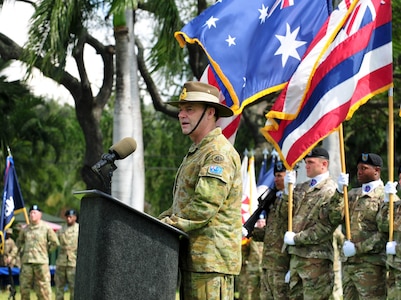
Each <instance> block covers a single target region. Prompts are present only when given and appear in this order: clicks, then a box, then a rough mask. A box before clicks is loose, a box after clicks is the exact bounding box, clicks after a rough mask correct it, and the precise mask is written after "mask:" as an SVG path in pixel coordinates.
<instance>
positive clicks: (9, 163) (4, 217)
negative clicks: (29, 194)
mask: <svg viewBox="0 0 401 300" xmlns="http://www.w3.org/2000/svg"><path fill="white" fill-rule="evenodd" d="M23 209H25V205H24V199H23V198H22V193H21V188H20V186H19V183H18V177H17V173H16V171H15V167H14V160H13V157H12V156H11V155H9V156H8V157H7V160H6V170H5V173H4V191H3V203H2V206H1V221H0V226H1V228H0V230H1V231H0V236H1V245H0V252H1V253H4V241H5V239H4V237H5V230H6V229H7V228H9V227H11V225H12V223H13V222H14V213H15V212H20V211H22V210H23Z"/></svg>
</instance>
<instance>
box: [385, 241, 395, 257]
mask: <svg viewBox="0 0 401 300" xmlns="http://www.w3.org/2000/svg"><path fill="white" fill-rule="evenodd" d="M396 246H397V242H396V241H392V242H387V244H386V254H387V255H395V247H396Z"/></svg>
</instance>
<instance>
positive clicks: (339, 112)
mask: <svg viewBox="0 0 401 300" xmlns="http://www.w3.org/2000/svg"><path fill="white" fill-rule="evenodd" d="M347 2H349V1H347ZM349 7H350V12H349V14H347V18H346V20H345V22H344V24H343V26H341V27H340V30H339V31H338V32H337V33H336V36H335V38H334V40H332V41H331V43H330V44H329V45H328V46H327V47H323V52H322V53H317V54H316V55H315V56H309V57H307V58H305V59H309V60H312V63H310V64H311V65H313V66H314V67H313V69H312V70H311V72H312V73H311V74H312V75H313V76H310V77H309V79H308V81H307V82H306V85H305V89H304V91H303V92H302V93H300V94H298V95H297V93H294V92H293V91H290V88H295V89H298V90H299V87H297V86H296V84H291V83H290V84H289V85H288V89H287V90H286V91H285V92H286V95H284V96H287V98H283V99H285V101H286V105H287V106H286V107H287V108H288V107H292V108H295V109H293V110H292V112H294V115H293V116H292V117H289V118H288V119H281V120H280V119H274V120H273V119H270V120H269V119H268V120H267V122H266V126H265V127H264V128H263V129H262V130H261V131H262V133H263V135H264V136H265V137H266V139H267V140H268V141H270V142H271V143H273V145H274V147H275V148H276V149H277V151H278V152H279V153H280V156H281V158H282V160H283V163H284V164H285V166H286V168H290V169H292V168H293V167H294V166H295V164H296V163H297V162H298V161H299V160H301V159H302V158H303V157H304V156H305V154H306V153H308V152H309V151H310V150H311V149H312V148H313V147H314V146H315V145H316V144H317V143H318V142H319V141H321V140H322V139H323V138H325V137H326V136H327V135H329V134H330V133H331V132H333V131H334V130H336V129H337V128H338V126H340V124H341V123H342V122H343V121H344V120H349V119H350V118H352V115H353V113H354V112H355V111H356V110H357V109H358V108H359V107H360V106H361V105H363V104H365V103H366V102H367V101H368V100H369V99H370V98H371V97H372V96H374V95H376V94H378V93H381V92H383V91H386V90H388V89H389V88H390V87H391V86H392V82H393V75H392V37H391V2H390V0H359V1H357V2H356V3H355V5H351V6H349ZM322 30H325V27H323V29H322ZM318 37H320V38H321V37H322V36H321V35H319V34H318ZM328 41H329V39H328ZM316 44H318V43H312V45H316ZM313 60H314V61H313ZM304 72H305V70H303V72H302V73H301V72H298V70H297V71H296V72H295V73H294V76H293V78H294V82H302V80H303V79H300V78H301V77H304V76H305V74H304ZM290 95H291V96H290ZM290 102H292V103H291V104H289V103H290ZM283 107H284V106H283ZM284 110H285V109H284ZM284 110H283V111H284ZM288 111H290V110H288ZM288 111H285V113H283V116H285V115H286V113H288ZM297 111H298V113H297ZM278 116H279V115H276V117H278ZM287 116H290V114H287ZM294 116H295V117H294Z"/></svg>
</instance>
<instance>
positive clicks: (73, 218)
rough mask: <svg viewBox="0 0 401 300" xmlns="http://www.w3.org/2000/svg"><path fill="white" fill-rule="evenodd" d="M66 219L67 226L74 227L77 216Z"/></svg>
mask: <svg viewBox="0 0 401 300" xmlns="http://www.w3.org/2000/svg"><path fill="white" fill-rule="evenodd" d="M65 218H66V220H67V226H72V225H74V224H75V222H76V221H77V216H74V215H70V216H66V217H65Z"/></svg>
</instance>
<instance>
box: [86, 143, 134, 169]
mask: <svg viewBox="0 0 401 300" xmlns="http://www.w3.org/2000/svg"><path fill="white" fill-rule="evenodd" d="M135 150H136V141H135V140H134V139H133V138H131V137H126V138H123V139H122V140H121V141H119V142H117V143H116V144H114V145H113V146H111V147H110V148H109V153H105V154H103V155H102V158H101V160H99V161H98V162H97V163H96V164H95V165H94V166H93V167H92V170H94V171H98V170H99V169H101V168H102V167H103V166H105V165H107V164H113V163H114V161H115V160H117V159H124V158H126V157H127V156H128V155H130V154H131V153H133V152H135Z"/></svg>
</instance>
